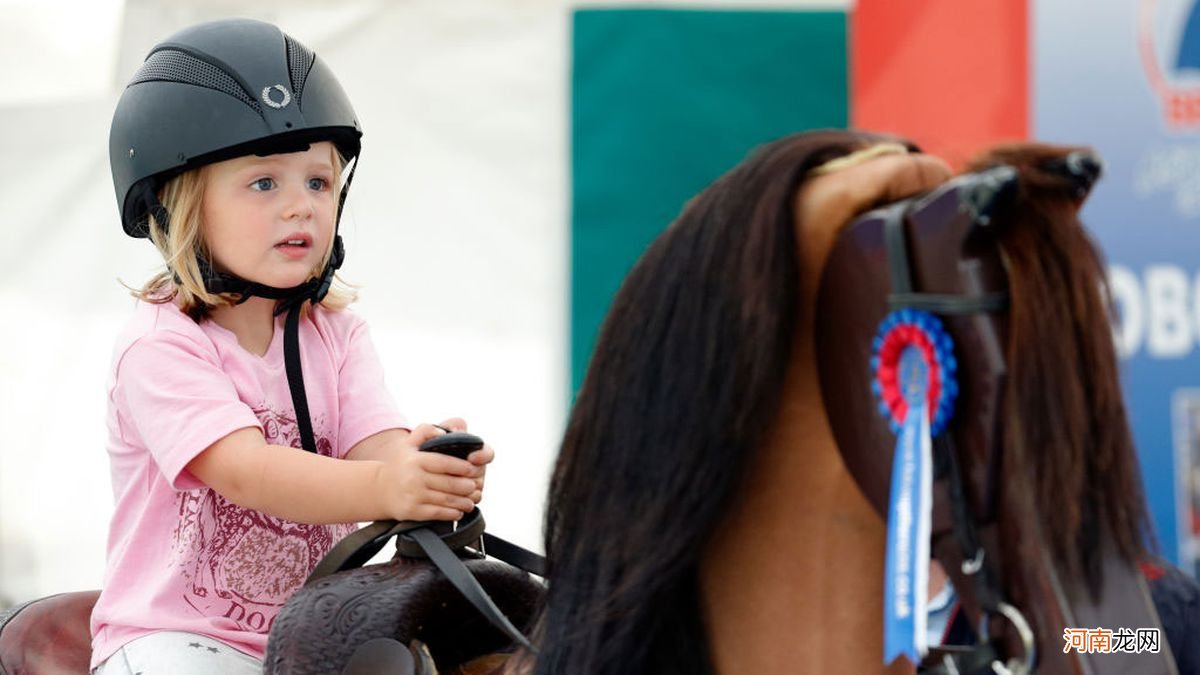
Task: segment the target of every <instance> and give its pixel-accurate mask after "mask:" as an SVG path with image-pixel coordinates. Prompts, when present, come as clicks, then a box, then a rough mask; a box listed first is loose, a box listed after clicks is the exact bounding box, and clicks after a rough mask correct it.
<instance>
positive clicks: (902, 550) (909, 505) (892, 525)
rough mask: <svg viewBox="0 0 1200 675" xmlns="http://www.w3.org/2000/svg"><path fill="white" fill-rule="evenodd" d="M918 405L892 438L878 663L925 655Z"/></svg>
mask: <svg viewBox="0 0 1200 675" xmlns="http://www.w3.org/2000/svg"><path fill="white" fill-rule="evenodd" d="M932 445H933V443H932V439H931V438H930V427H929V416H928V413H927V411H926V407H925V405H924V404H923V403H918V404H917V405H914V406H913V407H911V408H909V410H908V412H907V414H906V415H905V420H904V424H903V425H902V426H901V429H900V434H899V436H898V438H897V443H896V452H895V454H894V458H893V462H892V482H891V493H890V497H889V507H888V525H887V558H886V560H885V563H884V604H883V606H884V623H883V627H884V632H883V662H884V664H889V663H891V662H892V661H894V660H895V659H896V658H897V657H900V656H905V657H907V658H908V659H909V661H910V662H912V663H914V664H916V663H918V662H919V661H920V658H921V657H922V656H924V654H925V653H926V651H927V649H928V646H927V640H926V635H925V631H926V624H927V617H926V612H927V605H928V597H927V594H928V583H929V532H930V526H931V524H930V519H931V515H930V510H931V509H930V507H931V506H932V503H931V501H932V500H931V493H932V483H933V481H932V469H931V466H930V465H931V460H930V456H931V454H932Z"/></svg>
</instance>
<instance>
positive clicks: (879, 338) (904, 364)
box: [871, 309, 958, 436]
mask: <svg viewBox="0 0 1200 675" xmlns="http://www.w3.org/2000/svg"><path fill="white" fill-rule="evenodd" d="M957 370H958V362H957V361H956V360H955V358H954V342H953V340H952V339H951V338H950V334H949V333H947V332H946V329H945V327H944V326H943V325H942V321H941V320H940V319H938V318H937V317H936V316H934V315H932V314H930V313H929V312H926V311H922V310H919V309H901V310H896V311H894V312H892V313H890V314H888V315H887V316H886V317H885V318H884V320H883V322H882V323H881V324H880V325H879V330H878V331H877V332H876V334H875V340H874V341H873V342H872V354H871V373H872V375H873V377H872V382H871V390H872V391H873V392H874V393H875V397H876V400H877V401H878V402H879V412H880V413H882V414H883V416H884V417H886V418H887V419H888V423H889V424H890V425H891V428H892V431H893V432H894V433H897V434H898V433H900V428H901V427H902V426H903V425H904V420H905V419H906V418H907V416H908V410H909V408H911V407H915V406H916V404H918V403H920V402H921V399H922V397H923V398H924V404H925V405H924V409H925V410H927V411H928V415H929V426H930V433H931V434H932V435H933V436H937V435H938V434H940V433H941V432H942V431H943V430H945V428H946V424H947V423H948V422H949V421H950V417H951V415H953V414H954V399H955V397H956V396H957V395H958V381H957V379H956V372H957Z"/></svg>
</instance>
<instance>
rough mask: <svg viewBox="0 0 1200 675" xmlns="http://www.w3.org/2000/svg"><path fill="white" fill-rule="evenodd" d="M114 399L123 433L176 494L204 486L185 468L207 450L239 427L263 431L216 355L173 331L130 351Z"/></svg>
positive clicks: (154, 336)
mask: <svg viewBox="0 0 1200 675" xmlns="http://www.w3.org/2000/svg"><path fill="white" fill-rule="evenodd" d="M113 401H114V403H115V404H116V406H117V411H118V415H119V419H120V420H121V434H122V435H125V436H128V435H129V434H131V433H132V434H136V436H137V439H136V440H137V441H138V444H140V445H142V446H144V447H145V448H146V449H147V450H149V452H150V455H151V456H152V457H153V458H154V461H155V463H157V464H158V467H159V470H161V471H162V473H163V476H164V477H166V479H167V482H169V483H170V484H171V486H172V487H174V488H175V489H177V490H191V489H195V488H199V487H203V483H201V482H200V481H199V480H197V479H196V477H195V476H193V475H192V474H191V473H189V472H187V471H185V470H184V468H185V467H186V466H187V465H188V463H189V462H191V461H192V460H193V459H195V458H196V456H197V455H199V454H200V453H201V452H203V451H204V450H205V449H206V448H208V446H210V445H212V444H213V443H215V442H216V441H218V440H220V439H222V438H224V437H225V436H227V435H229V434H230V433H232V432H234V431H237V430H238V429H244V428H246V427H260V425H259V422H258V418H257V417H256V416H255V415H254V411H252V410H251V409H250V407H249V406H247V405H246V404H245V403H244V402H242V401H241V400H240V399H239V398H238V393H237V390H236V389H235V388H234V384H233V381H232V380H231V379H230V377H229V375H227V374H226V373H225V372H224V371H222V370H221V367H220V363H219V361H218V360H217V356H216V355H215V353H206V351H205V349H204V347H203V346H202V345H201V344H199V343H197V342H196V341H195V340H193V339H191V338H189V337H187V336H185V335H181V334H178V333H174V332H172V331H160V332H156V333H152V334H150V335H147V336H145V337H143V338H141V339H139V340H138V341H137V342H134V343H133V345H131V346H130V347H129V348H128V349H127V350H126V352H125V354H124V355H123V356H122V357H121V361H120V364H119V365H118V367H117V373H116V382H115V386H114V388H113ZM260 428H261V427H260ZM126 440H129V439H126Z"/></svg>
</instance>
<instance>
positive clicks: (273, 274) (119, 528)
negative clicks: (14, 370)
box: [91, 19, 494, 675]
mask: <svg viewBox="0 0 1200 675" xmlns="http://www.w3.org/2000/svg"><path fill="white" fill-rule="evenodd" d="M360 137H361V132H360V130H359V125H358V121H357V119H356V118H355V116H354V111H353V108H352V107H351V106H350V102H349V101H348V100H347V98H346V96H345V93H344V92H343V91H342V88H341V86H340V85H339V84H338V82H337V80H336V79H335V78H334V76H333V74H332V73H331V72H330V71H329V70H328V69H327V68H326V67H325V65H324V63H323V62H322V61H320V60H319V59H317V58H315V57H314V56H313V54H312V52H310V51H309V50H308V49H306V48H305V47H304V46H303V45H301V44H300V43H299V42H296V41H295V40H293V39H292V38H290V37H289V36H287V35H285V34H283V33H282V32H281V31H280V30H279V29H278V28H276V27H275V26H272V25H270V24H265V23H261V22H257V21H250V20H243V19H239V20H225V21H216V22H212V23H206V24H201V25H198V26H194V27H191V28H188V29H186V30H183V31H181V32H179V33H176V34H175V35H173V36H171V37H170V38H168V39H167V40H166V41H164V42H162V43H160V44H159V45H158V46H156V47H155V48H154V49H153V50H152V51H151V53H150V55H149V56H148V57H147V58H146V61H145V63H144V65H143V66H142V67H141V69H140V70H139V71H138V72H137V73H136V74H135V75H134V77H133V80H132V81H131V82H130V84H129V86H128V87H127V88H126V89H125V91H124V93H123V94H122V96H121V99H120V102H119V103H118V105H117V109H116V113H115V115H114V117H113V124H112V131H111V138H110V161H111V163H112V173H113V182H114V185H115V187H116V192H117V200H118V205H119V208H120V209H121V216H122V224H123V226H124V229H125V231H126V233H128V234H130V235H131V236H135V237H149V238H150V240H151V241H152V242H153V243H154V244H155V245H156V246H157V247H158V250H159V251H160V252H161V253H162V255H163V258H164V260H165V262H166V269H165V271H164V272H163V273H162V274H160V275H159V276H158V277H156V278H154V279H153V280H151V281H150V282H149V283H148V284H147V285H146V286H145V287H144V288H143V289H142V290H141V291H140V292H138V293H136V295H137V297H138V298H139V302H138V304H137V308H136V312H135V315H134V317H133V319H132V321H131V322H130V324H129V326H128V327H127V329H126V330H125V332H124V334H123V335H122V336H121V337H120V339H119V340H118V342H117V345H116V349H115V351H114V354H113V365H112V376H111V379H110V381H109V388H108V394H109V410H108V429H109V438H108V451H109V454H110V457H111V462H112V481H113V493H114V497H115V499H116V509H115V513H114V515H113V519H112V523H111V527H110V531H109V538H108V563H107V571H106V574H105V583H104V592H103V593H102V594H101V596H100V600H99V602H98V603H97V604H96V608H95V611H94V612H93V614H92V622H91V626H92V664H91V665H92V668H93V669H95V672H98V673H103V674H104V675H114V674H124V673H129V674H132V673H142V674H143V675H152V674H154V673H172V674H181V673H183V674H186V673H193V672H194V673H242V672H245V673H252V672H253V673H258V672H261V669H262V666H261V663H260V661H261V659H262V656H263V653H264V651H265V648H266V641H267V634H268V632H269V631H270V628H271V624H272V621H273V620H274V617H275V615H276V613H277V612H278V610H279V608H280V606H281V605H282V604H283V602H284V601H285V600H286V599H287V598H288V596H289V595H290V594H291V593H292V592H293V591H294V590H296V589H297V588H298V587H299V586H300V585H301V584H302V583H303V582H304V580H305V578H306V577H307V575H308V574H309V572H310V571H311V570H312V568H313V566H314V565H315V564H316V562H317V561H318V560H319V559H320V558H321V556H323V555H324V554H325V553H326V552H327V551H328V550H329V549H330V547H331V546H332V545H333V544H334V543H335V542H336V541H338V540H339V539H340V538H341V537H343V536H344V535H346V534H347V533H349V532H350V531H351V530H352V529H353V525H350V524H349V523H354V522H360V521H369V520H376V519H383V518H394V519H399V520H435V519H436V520H455V519H458V518H460V517H462V515H463V514H464V513H465V512H468V511H471V510H472V509H473V508H474V505H475V504H476V503H478V502H479V500H480V498H481V496H482V490H483V484H484V470H485V467H486V465H487V464H488V463H489V462H491V460H492V457H493V454H494V453H493V451H492V449H491V448H489V447H487V446H485V447H484V448H483V449H481V450H478V451H476V452H474V453H473V454H472V455H471V456H470V457H468V459H467V460H461V459H456V458H453V457H448V456H444V455H440V454H437V453H424V452H418V451H417V448H418V446H419V445H420V444H421V443H422V442H424V441H425V440H428V439H429V438H432V437H433V436H436V435H438V434H440V433H444V427H452V428H454V429H463V428H465V424H464V423H463V422H462V421H461V420H457V419H455V420H450V421H448V422H444V423H443V428H437V427H434V426H430V425H421V426H418V427H416V428H413V429H411V431H410V430H409V428H408V426H407V425H406V423H405V421H404V418H403V417H402V416H401V415H400V413H399V412H398V411H397V409H396V407H395V404H394V403H393V401H392V399H391V397H390V396H389V394H388V392H387V390H386V389H385V387H384V383H383V378H382V375H381V367H380V364H379V361H378V359H377V357H376V355H375V351H374V349H373V347H372V345H371V341H370V338H369V336H368V333H367V328H366V325H365V324H364V323H363V321H362V320H361V319H359V318H358V317H356V316H355V315H353V314H351V313H350V312H348V311H345V309H344V308H345V306H346V305H347V304H348V303H349V302H350V301H351V300H353V295H352V294H351V293H349V292H348V291H347V290H345V289H343V288H341V287H339V286H336V285H333V284H332V283H331V282H332V281H333V273H334V270H336V269H337V267H338V266H339V265H340V264H341V262H342V258H343V256H344V253H343V250H342V243H341V238H340V237H339V236H338V234H337V229H338V220H339V216H340V212H341V206H342V202H343V201H344V199H345V196H346V190H347V189H348V188H349V184H350V176H347V177H346V180H345V181H344V186H343V187H342V188H341V189H339V187H338V186H339V185H342V184H343V183H342V180H341V179H342V176H341V172H342V169H343V167H344V166H345V165H346V164H347V163H348V162H351V161H353V160H355V158H356V157H357V156H358V154H359V149H360V144H359V138H360ZM350 173H351V175H352V174H353V170H351V172H350ZM285 317H286V318H285ZM346 460H353V461H346Z"/></svg>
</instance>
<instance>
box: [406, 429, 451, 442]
mask: <svg viewBox="0 0 1200 675" xmlns="http://www.w3.org/2000/svg"><path fill="white" fill-rule="evenodd" d="M444 433H446V432H445V431H442V430H441V429H439V428H437V427H435V426H433V425H432V424H418V425H417V426H416V427H415V428H414V429H413V430H412V431H411V432H410V434H409V438H410V439H411V440H412V443H413V445H416V446H420V445H421V444H422V443H424V442H425V441H427V440H429V439H431V438H437V437H438V436H441V435H442V434H444Z"/></svg>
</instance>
